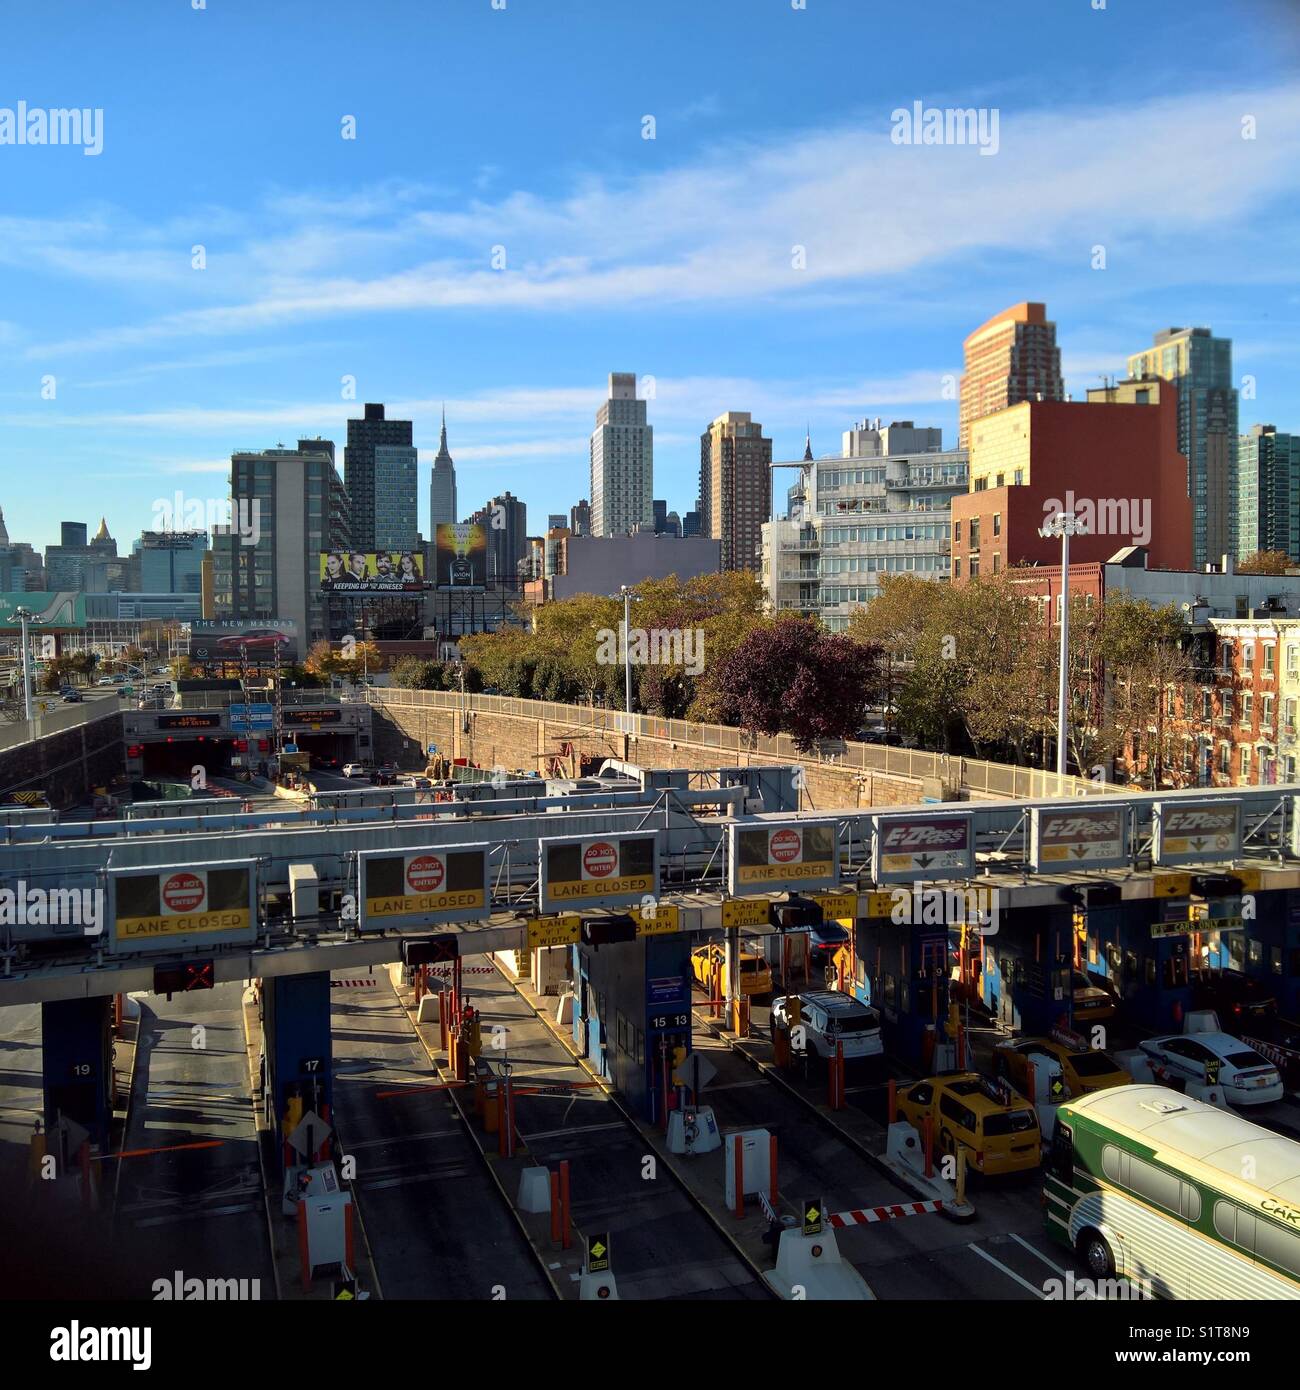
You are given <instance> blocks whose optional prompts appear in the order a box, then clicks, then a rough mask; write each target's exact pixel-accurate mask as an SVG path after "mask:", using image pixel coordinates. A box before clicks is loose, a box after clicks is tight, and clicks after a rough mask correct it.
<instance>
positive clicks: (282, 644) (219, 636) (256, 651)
mask: <svg viewBox="0 0 1300 1390" xmlns="http://www.w3.org/2000/svg"><path fill="white" fill-rule="evenodd" d="M277 650H278V651H279V653H280V660H281V661H297V659H298V624H297V623H295V622H294V621H293V620H292V619H291V618H232V619H229V620H224V621H223V620H218V619H211V618H203V619H201V620H198V621H196V622H193V623H191V624H190V660H191V661H231V662H234V661H239V660H240V659H241V653H242V652H245V651H246V652H247V653H248V659H249V661H250V662H252V663H253V664H254V665H256V666H265V665H269V664H270V663H271V662H273V661H274V660H275V654H276V652H277Z"/></svg>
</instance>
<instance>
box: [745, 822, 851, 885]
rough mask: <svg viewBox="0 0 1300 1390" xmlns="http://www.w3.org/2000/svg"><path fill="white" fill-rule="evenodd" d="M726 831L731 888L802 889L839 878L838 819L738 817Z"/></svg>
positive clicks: (826, 883) (835, 881)
mask: <svg viewBox="0 0 1300 1390" xmlns="http://www.w3.org/2000/svg"><path fill="white" fill-rule="evenodd" d="M727 834H728V837H729V843H728V846H727V849H728V854H727V891H728V892H729V893H732V894H745V893H767V892H770V891H772V890H775V891H777V892H781V891H783V890H785V889H790V890H791V891H796V892H797V891H799V890H801V889H804V888H834V887H835V886H836V884H838V883H839V881H840V855H839V846H838V843H837V837H836V828H835V822H834V821H830V820H828V821H806V820H805V821H761V822H748V823H747V822H743V821H735V822H732V824H731V825H729V826H728V827H727Z"/></svg>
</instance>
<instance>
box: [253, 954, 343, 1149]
mask: <svg viewBox="0 0 1300 1390" xmlns="http://www.w3.org/2000/svg"><path fill="white" fill-rule="evenodd" d="M262 1048H263V1054H262V1065H263V1068H264V1074H263V1094H264V1097H265V1103H266V1107H267V1112H268V1118H269V1119H270V1120H271V1121H272V1123H273V1124H274V1127H275V1132H276V1135H277V1136H278V1142H277V1144H276V1154H277V1157H278V1161H279V1163H280V1165H281V1170H282V1171H283V1168H284V1166H285V1163H286V1153H285V1148H286V1144H285V1139H286V1134H287V1132H288V1130H292V1129H293V1128H294V1127H295V1126H296V1125H297V1124H298V1122H299V1120H301V1119H302V1117H303V1115H304V1114H306V1113H307V1112H308V1111H315V1113H316V1114H317V1115H319V1116H320V1117H321V1119H322V1120H324V1121H325V1122H326V1123H327V1124H332V1122H333V1121H332V1118H331V1117H332V1115H333V1113H334V1068H333V1057H332V1047H331V1039H330V977H329V973H328V972H327V971H316V972H314V973H312V974H310V975H277V976H273V977H271V978H270V979H266V980H263V981H262ZM286 1126H287V1128H286ZM320 1157H321V1158H328V1157H329V1148H328V1145H326V1146H325V1151H324V1152H323V1153H321V1155H320Z"/></svg>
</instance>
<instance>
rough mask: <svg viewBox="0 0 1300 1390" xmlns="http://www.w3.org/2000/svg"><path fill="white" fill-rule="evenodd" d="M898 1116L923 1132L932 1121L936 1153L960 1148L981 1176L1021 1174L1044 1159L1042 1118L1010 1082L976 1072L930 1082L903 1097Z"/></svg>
mask: <svg viewBox="0 0 1300 1390" xmlns="http://www.w3.org/2000/svg"><path fill="white" fill-rule="evenodd" d="M898 1114H899V1118H900V1119H904V1120H906V1121H908V1123H909V1124H911V1125H913V1126H914V1127H915V1129H916V1130H917V1132H918V1133H924V1131H925V1117H926V1116H927V1115H928V1116H930V1121H931V1124H932V1125H933V1127H934V1142H935V1148H936V1151H941V1152H943V1153H956V1151H957V1148H958V1146H959V1145H960V1146H961V1147H962V1148H964V1149H965V1150H966V1151H967V1152H966V1161H967V1162H968V1163H969V1164H970V1165H971V1167H972V1168H974V1169H975V1170H976V1171H977V1172H979V1173H985V1174H989V1175H992V1174H995V1173H1018V1172H1022V1171H1024V1170H1026V1169H1029V1168H1037V1167H1038V1164H1039V1161H1040V1160H1041V1158H1042V1144H1041V1138H1042V1136H1041V1133H1040V1131H1039V1128H1038V1115H1037V1113H1036V1112H1035V1110H1034V1107H1033V1106H1032V1105H1030V1104H1029V1102H1028V1101H1027V1100H1025V1099H1023V1097H1021V1096H1018V1095H1017V1094H1016V1093H1015V1091H1013V1090H1012V1089H1011V1085H1010V1083H1009V1082H1007V1081H1006V1080H1005V1079H1003V1080H1000V1081H990V1080H989V1079H988V1078H987V1077H984V1076H980V1075H979V1073H978V1072H973V1071H964V1072H948V1073H946V1074H944V1075H942V1076H931V1077H927V1078H926V1079H925V1080H924V1081H916V1082H913V1084H912V1085H911V1086H908V1087H907V1089H906V1090H903V1091H900V1092H899V1093H898Z"/></svg>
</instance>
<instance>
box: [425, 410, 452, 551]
mask: <svg viewBox="0 0 1300 1390" xmlns="http://www.w3.org/2000/svg"><path fill="white" fill-rule="evenodd" d="M459 520H460V517H459V515H458V514H457V509H456V466H455V464H453V463H452V461H451V453H450V451H449V450H448V448H447V408H446V406H444V407H443V410H442V432H441V433H440V434H439V436H438V453H437V455H436V456H435V458H434V460H433V474H432V476H431V477H430V479H429V534H430V535H431V536H433V537H435V538H436V537H437V534H438V529H437V528H438V527H439V526H440V525H443V524H445V523H448V522H456V521H459Z"/></svg>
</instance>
